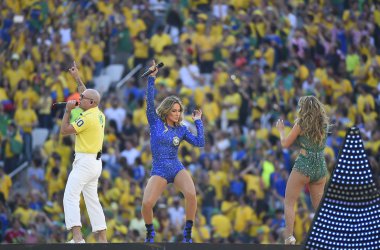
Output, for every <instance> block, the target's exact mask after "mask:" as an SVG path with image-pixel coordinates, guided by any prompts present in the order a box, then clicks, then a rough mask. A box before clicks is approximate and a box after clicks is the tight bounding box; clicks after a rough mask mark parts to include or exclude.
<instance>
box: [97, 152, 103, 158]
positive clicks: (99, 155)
mask: <svg viewBox="0 0 380 250" xmlns="http://www.w3.org/2000/svg"><path fill="white" fill-rule="evenodd" d="M100 157H102V151H99V152H98V153H97V154H96V159H97V160H100Z"/></svg>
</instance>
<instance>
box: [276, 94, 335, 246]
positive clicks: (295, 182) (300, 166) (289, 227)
mask: <svg viewBox="0 0 380 250" xmlns="http://www.w3.org/2000/svg"><path fill="white" fill-rule="evenodd" d="M297 113H298V116H297V119H296V121H295V124H294V126H293V128H292V130H291V131H290V133H289V135H288V136H285V132H284V122H283V120H281V119H280V120H278V121H277V124H276V127H277V129H278V130H279V131H280V138H281V146H282V147H283V148H288V147H290V146H291V145H292V144H293V143H294V142H295V143H297V145H298V146H299V147H300V151H299V155H298V157H297V159H296V161H295V163H294V167H293V169H292V171H291V173H290V176H289V179H288V183H287V185H286V191H285V201H284V203H285V204H284V205H285V223H286V228H285V244H295V243H296V239H295V238H294V236H293V228H294V218H295V212H294V206H295V204H296V202H297V200H298V197H299V195H300V193H301V191H302V190H303V188H304V186H305V185H307V184H309V190H310V196H311V201H312V204H313V207H314V209H317V208H318V206H319V202H320V201H321V198H322V195H323V192H324V187H325V183H326V176H327V167H326V161H325V157H324V149H325V146H326V138H327V130H328V127H329V119H328V117H327V115H326V111H325V108H324V106H323V104H322V103H321V102H320V101H319V100H318V99H317V98H315V97H314V96H304V97H301V98H300V100H299V102H298V112H297Z"/></svg>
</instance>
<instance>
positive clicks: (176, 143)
mask: <svg viewBox="0 0 380 250" xmlns="http://www.w3.org/2000/svg"><path fill="white" fill-rule="evenodd" d="M173 145H174V146H176V147H177V146H178V145H179V138H178V137H177V136H174V137H173Z"/></svg>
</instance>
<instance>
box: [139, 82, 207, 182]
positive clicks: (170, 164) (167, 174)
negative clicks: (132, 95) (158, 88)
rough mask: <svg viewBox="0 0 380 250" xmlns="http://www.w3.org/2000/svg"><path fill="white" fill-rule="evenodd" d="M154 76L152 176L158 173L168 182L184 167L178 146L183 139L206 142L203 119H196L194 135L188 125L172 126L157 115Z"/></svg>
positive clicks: (150, 105)
mask: <svg viewBox="0 0 380 250" xmlns="http://www.w3.org/2000/svg"><path fill="white" fill-rule="evenodd" d="M154 79H155V78H154V77H151V76H149V77H148V87H147V95H146V96H147V97H146V98H147V110H146V115H147V117H148V123H149V126H150V147H151V149H152V160H153V162H152V165H153V166H152V171H151V176H153V175H158V176H161V177H162V178H164V179H166V180H167V182H168V183H172V182H174V178H175V176H176V175H177V174H178V172H179V171H181V170H182V169H184V166H183V165H182V163H181V162H180V161H179V160H178V157H177V155H178V146H179V144H180V142H181V141H182V140H185V141H187V142H188V143H190V144H192V145H194V146H197V147H203V146H204V144H205V141H204V135H203V124H202V121H201V120H200V119H199V120H196V121H195V126H196V127H197V136H194V135H193V134H192V133H191V132H190V131H189V130H188V128H187V127H186V126H182V125H180V126H175V127H171V126H168V125H167V124H165V123H164V122H163V121H162V120H161V119H160V117H159V116H158V115H157V113H156V110H155V107H154Z"/></svg>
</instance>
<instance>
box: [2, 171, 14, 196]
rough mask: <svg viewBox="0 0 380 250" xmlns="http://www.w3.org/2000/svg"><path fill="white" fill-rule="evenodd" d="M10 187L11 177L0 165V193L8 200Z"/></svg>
mask: <svg viewBox="0 0 380 250" xmlns="http://www.w3.org/2000/svg"><path fill="white" fill-rule="evenodd" d="M11 187H12V179H11V177H9V175H7V174H6V173H5V172H4V168H3V167H0V193H2V194H3V195H4V198H5V200H6V201H7V200H8V197H9V191H10V189H11Z"/></svg>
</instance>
